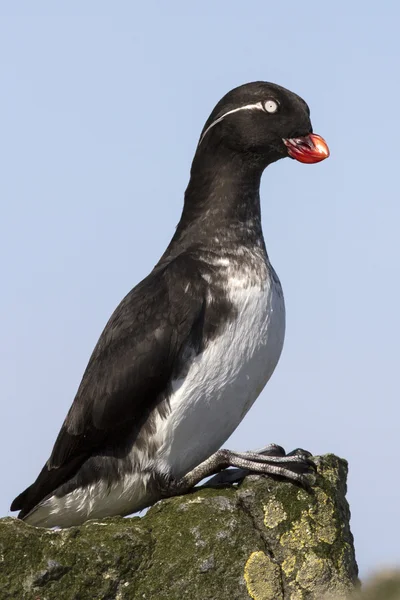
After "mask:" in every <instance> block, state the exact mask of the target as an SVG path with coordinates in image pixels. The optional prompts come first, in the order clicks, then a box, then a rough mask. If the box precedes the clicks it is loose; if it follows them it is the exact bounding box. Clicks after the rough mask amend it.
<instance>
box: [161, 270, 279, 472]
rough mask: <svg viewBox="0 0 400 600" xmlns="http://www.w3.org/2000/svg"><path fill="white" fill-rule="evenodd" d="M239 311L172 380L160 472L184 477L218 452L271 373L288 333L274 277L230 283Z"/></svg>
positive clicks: (237, 279)
mask: <svg viewBox="0 0 400 600" xmlns="http://www.w3.org/2000/svg"><path fill="white" fill-rule="evenodd" d="M227 293H228V296H229V299H230V301H231V302H232V304H233V306H234V308H235V309H236V313H237V314H236V317H235V318H234V319H233V320H231V321H228V322H227V323H226V326H225V327H224V328H223V329H222V332H221V334H220V335H219V336H217V337H216V338H215V339H214V340H213V341H211V342H209V344H208V345H207V346H206V348H205V350H204V351H203V352H202V353H201V354H199V355H197V356H196V357H195V358H194V359H193V363H192V365H191V367H190V369H189V372H188V373H187V375H186V376H185V378H183V379H179V380H176V381H174V382H173V393H172V395H171V398H170V405H171V412H170V415H169V416H168V417H167V418H166V419H165V418H164V419H163V418H162V417H159V422H158V423H157V434H156V435H157V438H158V440H157V441H159V442H160V450H159V452H158V453H157V459H156V461H155V466H156V468H157V470H159V471H162V472H165V473H171V474H172V475H173V476H174V477H181V476H182V475H184V474H185V473H187V472H189V471H190V470H191V469H192V468H194V467H195V466H197V465H198V464H199V463H200V462H202V461H203V460H205V459H206V458H208V457H209V456H210V455H211V454H213V453H214V452H216V451H217V450H218V449H219V448H220V447H221V445H222V444H223V443H224V442H225V441H226V440H227V439H228V437H229V436H230V435H231V434H232V432H233V431H234V430H235V429H236V427H237V426H238V424H239V423H240V422H241V420H242V419H243V417H244V416H245V414H246V413H247V411H248V410H249V408H250V407H251V406H252V404H253V402H254V401H255V400H256V398H257V397H258V395H259V394H260V392H261V390H262V389H263V388H264V386H265V384H266V383H267V381H268V380H269V378H270V377H271V375H272V373H273V371H274V369H275V367H276V365H277V363H278V360H279V357H280V354H281V351H282V347H283V340H284V334H285V306H284V300H283V294H282V289H281V286H280V283H279V281H278V280H277V278H274V277H272V275H271V276H270V275H269V276H268V277H267V278H265V279H264V280H263V281H262V282H260V281H259V282H257V283H253V284H251V283H249V277H246V276H245V274H243V276H240V275H238V274H236V275H235V276H232V277H230V278H229V279H228V281H227Z"/></svg>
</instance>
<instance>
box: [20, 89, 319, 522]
mask: <svg viewBox="0 0 400 600" xmlns="http://www.w3.org/2000/svg"><path fill="white" fill-rule="evenodd" d="M309 114H310V111H309V108H308V106H307V104H306V103H305V102H304V100H302V99H301V98H300V97H299V96H297V95H296V94H294V93H292V92H290V91H289V90H287V89H285V88H283V87H280V86H278V85H274V84H272V83H265V82H255V83H249V84H246V85H242V86H240V87H238V88H236V89H234V90H232V91H230V92H229V93H228V94H226V96H224V97H223V98H222V100H221V101H220V102H218V104H217V105H216V107H215V108H214V110H213V111H212V113H211V115H210V117H209V119H208V121H207V122H206V124H205V126H204V129H203V131H202V133H201V136H200V140H199V143H198V146H197V149H196V153H195V156H194V159H193V163H192V168H191V173H190V181H189V185H188V187H187V190H186V193H185V199H184V206H183V212H182V216H181V219H180V221H179V224H178V226H177V229H176V232H175V235H174V236H173V238H172V240H171V242H170V244H169V246H168V248H167V249H166V251H165V253H164V254H163V256H162V257H161V259H160V260H159V262H158V263H157V265H156V266H155V267H154V269H153V270H152V272H151V273H150V275H148V277H146V278H145V279H144V280H143V281H142V282H141V283H139V284H138V285H137V286H136V287H135V288H134V289H133V290H132V291H131V292H129V294H128V295H127V296H126V297H125V298H124V299H123V300H122V302H121V304H120V305H119V306H118V307H117V309H116V310H115V312H114V313H113V315H112V316H111V318H110V320H109V321H108V323H107V325H106V327H105V329H104V331H103V333H102V334H101V336H100V339H99V341H98V343H97V345H96V347H95V349H94V351H93V354H92V356H91V358H90V360H89V364H88V366H87V368H86V371H85V373H84V375H83V378H82V382H81V384H80V386H79V389H78V392H77V395H76V397H75V400H74V402H73V404H72V406H71V408H70V410H69V412H68V415H67V417H66V419H65V421H64V424H63V425H62V427H61V430H60V432H59V434H58V437H57V440H56V442H55V445H54V448H53V451H52V453H51V456H50V458H49V460H48V461H47V463H46V464H45V466H44V467H43V469H42V471H41V473H40V474H39V476H38V478H37V479H36V481H35V482H34V483H33V484H32V485H31V486H30V487H28V488H27V489H26V490H25V491H24V492H22V494H20V495H19V496H18V497H17V498H16V499H15V500H14V502H13V503H12V506H11V510H20V513H19V515H18V516H19V518H21V519H24V520H25V521H26V522H27V523H30V524H32V525H37V526H42V527H53V526H60V527H69V526H71V525H77V524H79V523H82V522H84V521H85V520H87V519H89V518H101V517H105V516H110V515H127V514H130V513H132V512H135V511H137V510H139V509H142V508H144V507H146V506H149V505H150V504H152V503H154V502H156V501H157V500H159V499H160V498H162V497H166V496H172V495H176V494H180V493H185V492H187V491H188V490H190V489H191V488H192V487H193V486H194V485H196V484H197V483H198V482H199V481H200V480H201V479H203V478H204V477H206V476H209V475H212V474H216V473H219V472H221V471H222V470H223V469H225V468H226V467H228V466H233V467H239V468H240V469H248V470H251V471H253V472H256V473H265V474H278V475H281V476H283V477H286V478H287V479H289V480H294V481H298V482H300V483H302V484H305V483H306V480H307V472H308V471H309V469H310V468H311V467H312V462H311V460H310V459H309V455H307V453H305V452H302V451H299V452H294V453H291V454H290V455H285V453H284V450H283V449H282V448H281V447H280V446H275V445H273V444H271V445H270V446H267V447H266V448H263V449H261V450H259V451H254V452H232V451H229V450H219V448H220V447H221V445H222V444H223V443H224V442H225V441H226V440H227V438H228V437H229V436H230V435H231V433H232V432H233V431H234V430H235V429H236V427H237V426H238V425H239V423H240V422H241V420H242V419H243V417H244V416H245V414H246V413H247V411H248V410H249V408H250V407H251V405H252V404H253V402H254V401H255V400H256V398H257V396H258V395H259V394H260V392H261V390H262V389H263V388H264V386H265V384H266V383H267V381H268V380H269V378H270V377H271V375H272V373H273V371H274V369H275V367H276V364H277V362H278V360H279V356H280V354H281V350H282V345H283V339H284V334H285V307H284V300H283V294H282V289H281V286H280V283H279V279H278V277H277V275H276V273H275V271H274V270H273V268H272V266H271V263H270V262H269V259H268V255H267V252H266V249H265V243H264V238H263V233H262V229H261V217H260V196H259V188H260V179H261V175H262V172H263V171H264V169H265V168H266V167H267V166H268V165H270V164H271V163H273V162H275V161H277V160H279V159H280V158H284V157H286V156H291V157H292V158H295V159H297V160H299V161H300V162H303V163H314V162H318V161H321V160H323V159H325V158H327V157H328V156H329V150H328V147H327V145H326V143H325V142H324V140H323V139H322V138H321V137H319V136H317V135H315V134H313V133H312V127H311V122H310V116H309ZM224 473H227V474H228V477H227V479H229V477H230V473H231V471H230V470H228V471H224Z"/></svg>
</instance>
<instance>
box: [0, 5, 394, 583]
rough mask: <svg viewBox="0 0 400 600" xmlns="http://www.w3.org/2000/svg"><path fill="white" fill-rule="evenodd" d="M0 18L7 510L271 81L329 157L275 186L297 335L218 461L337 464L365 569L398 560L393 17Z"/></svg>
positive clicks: (75, 10) (268, 9)
mask: <svg viewBox="0 0 400 600" xmlns="http://www.w3.org/2000/svg"><path fill="white" fill-rule="evenodd" d="M6 4H7V5H8V6H9V7H10V8H9V10H7V8H4V7H5V6H6ZM82 6H84V8H82ZM63 7H65V8H63ZM0 15H1V20H0V80H1V89H2V91H1V95H0V115H1V127H0V164H1V177H0V198H1V219H0V246H1V247H0V257H1V258H0V260H1V282H2V285H1V294H0V315H1V337H0V354H1V360H0V381H1V420H0V449H1V452H0V461H1V475H2V485H1V492H0V514H2V515H6V514H8V506H9V504H10V501H11V500H12V499H13V497H14V496H15V495H16V494H17V493H19V492H20V491H21V490H22V489H23V488H24V487H25V486H27V485H28V484H30V483H31V482H32V480H33V479H34V478H35V477H36V475H37V474H38V472H39V470H40V468H41V467H42V465H43V463H44V462H45V460H46V459H47V458H48V455H49V453H50V450H51V448H52V445H53V442H54V440H55V437H56V434H57V432H58V430H59V427H60V425H61V423H62V420H63V418H64V416H65V414H66V412H67V410H68V408H69V406H70V403H71V402H72V399H73V397H74V394H75V391H76V388H77V386H78V383H79V381H80V378H81V376H82V373H83V370H84V368H85V366H86V363H87V360H88V358H89V355H90V353H91V350H92V348H93V346H94V344H95V342H96V341H97V338H98V336H99V334H100V332H101V330H102V328H103V326H104V324H105V322H106V321H107V319H108V317H109V315H110V314H111V312H112V310H113V309H114V308H115V307H116V305H117V304H118V302H119V301H120V299H121V298H122V297H123V296H124V295H125V293H126V292H128V291H129V289H130V288H131V287H133V285H134V284H136V283H137V282H138V281H139V280H140V279H141V278H142V277H143V276H144V275H146V274H147V273H148V271H149V270H150V269H151V268H152V266H153V265H154V264H155V262H156V261H157V260H158V258H159V256H160V254H161V253H162V252H163V250H164V248H165V246H166V244H167V242H168V241H169V239H170V237H171V235H172V233H173V230H174V227H175V225H176V223H177V221H178V219H179V216H180V211H181V206H182V198H183V192H184V189H185V186H186V184H187V181H188V174H189V167H190V163H191V159H192V155H193V151H194V149H195V146H196V142H197V139H198V136H199V133H200V130H201V128H202V126H203V123H204V121H205V120H206V118H207V117H208V114H209V112H210V111H211V109H212V108H213V106H214V104H215V103H216V102H217V101H218V100H219V98H220V97H221V96H222V95H223V94H224V93H226V92H227V91H228V90H229V89H231V88H232V87H234V86H236V85H239V84H242V83H245V82H248V81H253V80H258V79H263V80H266V81H273V82H276V83H279V84H281V85H284V86H286V87H288V88H289V89H291V90H293V91H295V92H297V93H298V94H300V95H301V96H303V97H304V99H305V100H306V101H307V102H308V103H309V105H310V107H311V117H312V121H313V125H314V130H315V131H316V132H317V133H319V134H321V135H322V136H324V137H325V139H326V140H327V141H328V143H329V145H330V148H331V158H330V159H329V160H327V161H325V162H324V163H322V164H319V165H312V166H310V165H301V164H299V163H295V162H294V161H291V160H284V161H280V162H279V163H277V164H274V165H272V166H271V167H270V168H269V169H267V171H266V172H265V174H264V178H263V182H262V190H261V191H262V206H263V224H264V233H265V238H266V242H267V246H268V251H269V254H270V257H271V260H272V262H273V265H274V267H275V269H276V270H277V272H278V274H279V276H280V278H281V281H282V285H283V288H284V292H285V296H286V304H287V336H286V343H285V348H284V352H283V355H282V358H281V361H280V364H279V366H278V369H277V371H276V373H275V375H274V376H273V378H272V380H271V381H270V383H269V384H268V386H267V388H266V390H265V391H264V392H263V393H262V395H261V397H260V398H259V400H258V401H257V403H256V405H255V406H254V408H253V409H252V410H251V411H250V413H249V415H248V416H247V417H246V419H245V421H244V422H243V423H242V424H241V425H240V427H239V428H238V430H237V431H236V432H235V434H234V435H233V436H232V438H231V439H230V441H229V444H227V445H228V446H231V447H233V448H238V449H248V448H254V447H258V446H262V445H264V444H266V443H269V442H277V443H279V444H282V445H283V446H285V447H286V448H287V449H288V450H290V449H292V448H294V447H297V446H302V447H305V448H307V449H309V450H311V451H312V452H314V453H315V454H322V453H326V452H334V453H336V454H339V455H340V456H343V457H346V458H347V459H348V460H349V463H350V475H349V482H348V483H349V493H348V498H349V501H350V504H351V510H352V530H353V533H354V536H355V542H356V550H357V557H358V561H359V564H360V567H361V573H362V574H364V575H365V574H366V573H368V572H370V571H371V570H372V569H374V568H375V567H378V566H380V565H386V564H396V563H399V562H400V550H399V543H398V511H399V506H400V498H399V496H400V484H399V478H398V471H399V459H398V447H399V444H398V438H399V421H400V410H399V391H398V389H399V382H398V373H399V337H400V317H399V306H400V286H399V267H398V262H399V221H400V202H399V191H398V190H399V183H398V173H399V166H398V165H399V128H400V127H399V113H400V110H399V99H400V80H399V75H398V74H399V58H400V57H399V48H400V44H399V41H398V39H399V38H398V23H399V18H400V12H399V9H398V7H397V6H396V5H395V3H394V2H387V3H382V2H381V3H377V2H368V1H367V2H361V1H355V2H352V3H348V2H343V1H342V2H335V3H322V2H314V1H310V2H306V3H304V2H295V1H292V2H284V3H281V2H265V1H259V0H253V1H252V2H251V3H244V2H237V1H234V0H231V1H230V2H214V1H213V2H211V1H209V0H207V1H206V0H202V2H201V3H194V2H192V3H190V2H184V1H172V2H161V1H158V2H152V3H150V2H149V3H138V2H129V1H127V0H125V1H119V2H114V3H110V2H102V1H98V0H96V1H95V2H94V1H91V0H86V1H85V2H76V1H69V2H68V3H62V2H58V3H50V2H40V1H36V2H23V1H21V2H18V3H11V2H9V3H6V2H1V3H0Z"/></svg>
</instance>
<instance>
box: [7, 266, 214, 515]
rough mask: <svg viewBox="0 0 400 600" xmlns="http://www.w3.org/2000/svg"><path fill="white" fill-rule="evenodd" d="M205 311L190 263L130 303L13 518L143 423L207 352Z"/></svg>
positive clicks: (139, 289)
mask: <svg viewBox="0 0 400 600" xmlns="http://www.w3.org/2000/svg"><path fill="white" fill-rule="evenodd" d="M204 310H205V281H204V279H202V277H201V276H200V274H199V272H198V270H197V268H196V261H195V260H194V259H191V258H190V257H189V256H188V255H185V256H184V255H181V256H180V257H179V256H178V257H177V258H175V260H174V261H173V262H171V263H169V264H168V265H167V266H165V267H163V268H160V267H159V268H156V269H155V270H154V271H153V272H152V273H151V274H150V275H149V276H148V277H147V278H146V279H144V280H143V281H142V282H141V283H140V284H139V285H138V286H136V287H135V288H134V289H133V290H132V291H131V292H130V293H129V294H128V295H127V296H126V297H125V298H124V300H123V301H122V302H121V304H120V305H119V306H118V308H117V309H116V310H115V312H114V313H113V315H112V316H111V318H110V320H109V322H108V323H107V325H106V327H105V329H104V331H103V333H102V334H101V336H100V339H99V341H98V343H97V345H96V347H95V349H94V351H93V353H92V356H91V358H90V360H89V364H88V366H87V368H86V371H85V373H84V375H83V378H82V382H81V384H80V386H79V389H78V392H77V394H76V397H75V400H74V402H73V404H72V406H71V408H70V410H69V412H68V415H67V417H66V419H65V421H64V423H63V425H62V427H61V430H60V432H59V434H58V437H57V440H56V442H55V445H54V448H53V451H52V454H51V456H50V459H49V460H48V461H47V463H46V465H45V466H44V467H43V469H42V471H41V473H40V474H39V477H38V478H37V480H36V481H35V482H34V483H33V484H32V485H31V486H30V487H29V488H27V489H26V490H25V491H24V492H22V494H20V495H19V496H18V497H17V498H16V499H15V500H14V502H13V503H12V505H11V510H21V512H20V514H19V515H18V516H19V517H20V518H22V517H24V516H25V515H26V514H27V513H28V512H29V511H30V510H31V509H32V508H33V507H34V506H36V504H38V502H40V501H41V500H42V499H43V498H45V497H46V496H48V495H49V494H51V493H52V492H53V491H54V490H55V489H56V488H58V487H59V486H60V485H61V484H63V483H65V482H66V481H67V480H68V479H70V478H71V477H73V476H74V475H75V473H76V472H77V471H78V469H79V468H80V466H81V465H82V463H83V462H84V461H85V460H86V459H87V458H88V457H89V456H90V455H91V454H93V452H95V451H96V450H98V449H101V448H104V447H105V446H109V445H112V444H113V441H114V439H115V440H117V439H119V440H120V439H121V433H122V434H123V432H124V431H127V432H129V431H130V430H132V427H134V425H135V423H140V421H141V420H142V419H143V415H145V414H146V413H147V412H148V410H149V409H151V407H152V406H154V404H155V402H157V397H158V396H159V395H160V394H162V393H163V392H165V390H166V388H168V383H169V381H170V380H171V378H172V377H174V376H175V375H177V373H178V372H179V369H181V368H182V363H183V358H184V355H185V348H188V347H189V346H191V347H192V348H194V350H195V351H200V349H201V347H200V346H199V345H198V344H199V338H200V339H201V334H202V325H203V320H204ZM196 344H197V347H196ZM200 344H201V341H200Z"/></svg>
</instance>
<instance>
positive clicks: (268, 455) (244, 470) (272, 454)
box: [166, 444, 315, 496]
mask: <svg viewBox="0 0 400 600" xmlns="http://www.w3.org/2000/svg"><path fill="white" fill-rule="evenodd" d="M310 456H311V455H310V453H309V452H305V451H304V450H296V451H294V453H291V454H290V455H286V454H285V451H284V450H283V448H281V447H280V446H276V445H275V444H271V445H270V446H266V447H265V448H261V449H260V450H258V451H255V452H232V451H231V450H224V449H222V450H218V452H216V453H215V454H213V455H212V456H210V458H208V459H207V460H205V461H204V462H203V463H201V464H200V465H198V466H197V467H195V468H194V469H193V470H192V471H190V472H189V473H187V475H185V476H184V477H182V479H180V480H179V481H172V482H170V483H169V485H168V488H167V490H166V495H168V496H171V495H179V494H184V493H186V492H188V491H189V490H190V489H191V488H192V487H194V486H195V485H196V484H197V483H199V482H200V481H201V480H202V479H204V478H205V477H209V476H210V475H214V474H215V473H218V475H217V477H216V478H214V477H213V478H212V479H211V480H210V481H209V482H208V483H207V485H210V484H211V485H215V484H217V483H232V482H233V481H237V480H238V479H242V478H243V477H244V476H245V475H247V474H248V473H260V474H263V475H279V476H281V477H284V478H285V479H288V480H289V481H296V482H298V483H300V484H301V485H302V486H303V487H305V488H307V489H308V488H309V487H310V482H309V481H308V479H307V476H306V475H307V474H308V473H310V471H311V470H312V469H315V465H314V463H313V462H312V460H311V459H310ZM228 467H237V469H235V470H233V471H232V470H227V471H223V470H224V469H228ZM220 471H223V473H221V472H220Z"/></svg>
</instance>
